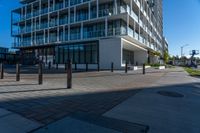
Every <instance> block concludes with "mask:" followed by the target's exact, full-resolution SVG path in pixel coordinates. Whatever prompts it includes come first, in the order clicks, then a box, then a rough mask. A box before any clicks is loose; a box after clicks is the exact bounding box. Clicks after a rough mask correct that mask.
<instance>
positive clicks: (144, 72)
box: [143, 64, 146, 74]
mask: <svg viewBox="0 0 200 133" xmlns="http://www.w3.org/2000/svg"><path fill="white" fill-rule="evenodd" d="M145 73H146V71H145V64H143V74H145Z"/></svg>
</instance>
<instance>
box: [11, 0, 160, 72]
mask: <svg viewBox="0 0 200 133" xmlns="http://www.w3.org/2000/svg"><path fill="white" fill-rule="evenodd" d="M20 2H21V3H22V7H20V8H17V9H14V10H13V11H12V19H11V20H12V30H11V31H12V36H13V38H14V40H15V41H14V45H13V47H14V48H17V49H20V50H21V54H22V56H21V57H22V58H24V59H23V60H24V61H26V62H27V61H34V60H38V59H39V60H42V61H43V62H45V63H48V62H50V61H51V62H54V63H59V64H64V63H66V62H67V60H68V59H71V60H72V62H73V63H77V64H79V65H84V64H86V63H89V64H90V65H93V66H95V67H96V65H97V64H99V65H100V68H102V69H108V68H110V64H111V62H113V63H114V64H115V68H116V69H117V68H118V69H121V68H122V67H124V66H125V62H128V63H129V64H130V65H136V64H139V65H141V64H143V63H147V62H148V63H152V62H153V63H155V62H159V56H158V55H159V54H161V55H162V53H163V15H162V0H149V1H147V0H20ZM158 53H159V54H158Z"/></svg>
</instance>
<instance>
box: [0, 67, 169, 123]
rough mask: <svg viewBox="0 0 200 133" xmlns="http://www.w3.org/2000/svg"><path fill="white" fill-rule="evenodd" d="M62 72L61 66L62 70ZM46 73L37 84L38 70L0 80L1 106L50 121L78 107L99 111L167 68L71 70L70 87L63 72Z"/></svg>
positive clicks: (79, 108) (155, 77)
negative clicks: (16, 78)
mask: <svg viewBox="0 0 200 133" xmlns="http://www.w3.org/2000/svg"><path fill="white" fill-rule="evenodd" d="M63 72H64V70H63ZM63 72H60V73H58V74H55V73H54V74H45V75H44V84H43V85H37V74H34V73H28V74H27V73H26V74H22V75H21V79H22V80H21V81H20V82H15V75H14V73H6V74H5V79H3V80H0V108H5V109H7V110H10V111H13V112H15V113H18V114H20V115H22V116H24V117H26V118H28V119H32V120H36V121H38V122H40V123H43V124H49V123H51V122H54V121H56V120H58V119H61V118H63V117H64V116H68V115H70V114H71V113H74V112H77V111H81V112H87V113H89V114H90V113H91V114H96V115H101V114H103V113H105V112H107V111H108V110H110V109H112V108H113V107H115V106H116V105H118V104H120V103H121V102H123V101H124V100H126V99H127V98H129V97H130V96H133V95H134V94H136V93H137V92H138V91H140V90H141V89H143V88H147V87H150V86H151V84H153V83H154V82H156V81H157V80H158V79H159V78H160V77H162V76H164V75H165V74H166V73H167V70H164V71H161V72H160V71H159V70H149V73H147V74H146V75H142V74H141V71H137V72H129V74H124V72H114V73H111V72H108V71H103V72H87V73H86V72H84V73H74V74H73V88H72V89H66V74H65V73H64V74H63Z"/></svg>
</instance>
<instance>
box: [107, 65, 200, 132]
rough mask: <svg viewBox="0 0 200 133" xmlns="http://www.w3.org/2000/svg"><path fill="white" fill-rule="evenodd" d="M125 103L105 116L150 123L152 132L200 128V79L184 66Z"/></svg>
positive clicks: (198, 130) (196, 129) (192, 130)
mask: <svg viewBox="0 0 200 133" xmlns="http://www.w3.org/2000/svg"><path fill="white" fill-rule="evenodd" d="M151 87H152V88H151V89H144V90H143V91H140V92H139V93H137V94H136V95H134V96H132V97H131V98H129V99H128V100H126V101H124V102H123V103H122V104H120V105H118V106H116V107H115V108H113V109H112V110H110V111H108V112H107V113H105V114H104V116H106V117H110V118H115V119H120V120H124V121H128V122H135V123H140V124H144V125H149V127H150V130H149V132H150V133H199V132H200V126H199V125H200V115H199V114H200V106H199V105H200V80H199V79H197V78H193V77H190V76H188V74H187V73H186V72H184V71H183V69H182V68H177V70H176V72H169V73H167V74H166V75H165V76H163V77H162V78H161V79H160V80H158V81H157V82H155V83H154V84H153V85H152V86H151Z"/></svg>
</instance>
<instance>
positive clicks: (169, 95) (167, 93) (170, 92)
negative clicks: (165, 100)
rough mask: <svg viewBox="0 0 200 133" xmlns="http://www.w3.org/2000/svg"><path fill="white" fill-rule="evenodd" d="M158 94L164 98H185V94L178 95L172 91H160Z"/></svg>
mask: <svg viewBox="0 0 200 133" xmlns="http://www.w3.org/2000/svg"><path fill="white" fill-rule="evenodd" d="M157 93H158V94H160V95H162V96H167V97H175V98H181V97H184V95H183V94H180V93H177V92H172V91H158V92H157Z"/></svg>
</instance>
